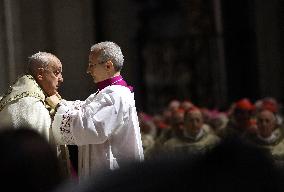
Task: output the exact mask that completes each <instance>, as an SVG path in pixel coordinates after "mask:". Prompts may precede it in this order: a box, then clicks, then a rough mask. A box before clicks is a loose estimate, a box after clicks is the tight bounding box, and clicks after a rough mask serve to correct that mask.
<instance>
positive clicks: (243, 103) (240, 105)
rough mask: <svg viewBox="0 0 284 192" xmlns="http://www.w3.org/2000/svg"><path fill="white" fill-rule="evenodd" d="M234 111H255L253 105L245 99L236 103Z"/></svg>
mask: <svg viewBox="0 0 284 192" xmlns="http://www.w3.org/2000/svg"><path fill="white" fill-rule="evenodd" d="M236 109H241V110H245V111H252V110H254V109H255V107H254V105H253V104H252V103H251V102H250V100H248V99H247V98H244V99H241V100H239V101H237V102H236Z"/></svg>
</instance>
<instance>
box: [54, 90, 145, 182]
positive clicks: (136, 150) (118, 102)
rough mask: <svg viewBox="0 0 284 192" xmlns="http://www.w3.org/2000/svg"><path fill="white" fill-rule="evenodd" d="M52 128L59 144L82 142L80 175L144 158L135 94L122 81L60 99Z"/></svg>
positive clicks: (80, 144)
mask: <svg viewBox="0 0 284 192" xmlns="http://www.w3.org/2000/svg"><path fill="white" fill-rule="evenodd" d="M52 130H53V134H54V137H55V138H56V141H57V142H60V144H76V145H79V176H80V178H83V177H85V176H88V175H90V174H91V173H98V172H99V170H103V169H115V168H118V167H119V166H120V165H122V164H123V163H125V162H129V161H133V160H143V158H144V156H143V148H142V142H141V134H140V128H139V123H138V118H137V112H136V108H135V100H134V94H133V93H131V92H130V90H129V89H128V88H126V87H123V86H120V85H112V86H109V87H106V88H105V89H103V90H101V91H100V92H99V93H98V94H97V95H96V94H92V95H91V96H89V98H87V99H86V100H85V101H64V100H63V101H61V103H60V107H59V108H58V110H57V113H56V114H55V117H54V122H53V124H52ZM89 144H91V145H89Z"/></svg>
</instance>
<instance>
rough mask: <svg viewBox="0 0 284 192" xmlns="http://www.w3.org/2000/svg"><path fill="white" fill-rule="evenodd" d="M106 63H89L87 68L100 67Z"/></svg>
mask: <svg viewBox="0 0 284 192" xmlns="http://www.w3.org/2000/svg"><path fill="white" fill-rule="evenodd" d="M106 62H107V61H102V62H99V63H91V62H89V67H90V68H92V67H95V66H97V65H101V64H103V63H106Z"/></svg>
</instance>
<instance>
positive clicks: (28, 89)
mask: <svg viewBox="0 0 284 192" xmlns="http://www.w3.org/2000/svg"><path fill="white" fill-rule="evenodd" d="M25 97H34V98H37V99H39V100H40V101H41V102H42V103H43V105H44V106H45V108H46V109H47V110H48V111H49V114H50V117H51V118H52V117H53V115H54V113H55V110H54V109H52V108H51V107H50V106H49V105H48V104H47V103H46V102H45V99H46V97H47V96H46V95H45V93H44V91H43V90H42V88H41V87H40V86H39V85H38V83H37V82H36V80H35V79H34V78H33V76H32V75H23V76H21V77H19V78H18V79H17V80H16V82H15V83H13V85H12V86H10V88H9V89H8V91H7V92H6V93H5V94H4V95H2V96H1V97H0V111H2V110H3V109H4V108H5V106H7V105H9V104H10V103H11V102H13V101H17V100H19V99H22V98H25ZM49 142H50V143H52V138H49ZM58 149H59V150H60V153H59V154H58V155H57V157H58V160H59V164H60V168H61V171H62V176H64V177H70V175H71V173H70V170H71V168H70V166H71V165H70V159H69V150H68V147H67V146H66V145H60V146H59V148H58Z"/></svg>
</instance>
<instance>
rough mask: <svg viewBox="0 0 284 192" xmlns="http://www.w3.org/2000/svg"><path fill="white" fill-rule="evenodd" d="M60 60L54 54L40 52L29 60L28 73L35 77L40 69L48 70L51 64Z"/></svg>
mask: <svg viewBox="0 0 284 192" xmlns="http://www.w3.org/2000/svg"><path fill="white" fill-rule="evenodd" d="M54 61H59V62H60V60H59V59H58V58H57V57H56V56H55V55H53V54H51V53H47V52H38V53H35V54H33V55H31V56H30V57H29V58H28V72H29V73H30V74H31V75H33V74H34V72H35V70H36V69H37V68H39V67H42V68H47V67H48V65H49V64H50V62H54Z"/></svg>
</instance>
